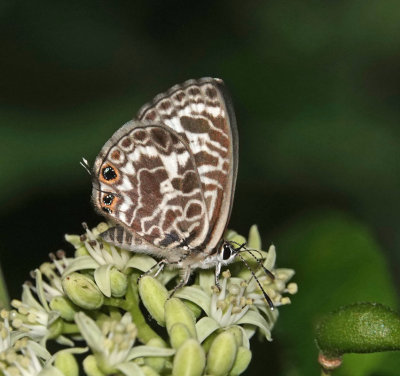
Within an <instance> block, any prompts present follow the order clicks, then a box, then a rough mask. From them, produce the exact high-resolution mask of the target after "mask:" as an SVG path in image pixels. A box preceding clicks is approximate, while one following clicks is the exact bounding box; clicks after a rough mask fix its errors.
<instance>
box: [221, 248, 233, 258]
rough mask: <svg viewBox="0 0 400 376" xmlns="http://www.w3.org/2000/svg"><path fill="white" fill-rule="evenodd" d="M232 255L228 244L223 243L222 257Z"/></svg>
mask: <svg viewBox="0 0 400 376" xmlns="http://www.w3.org/2000/svg"><path fill="white" fill-rule="evenodd" d="M231 256H232V250H231V247H230V246H229V244H224V249H223V251H222V259H223V260H228V259H229V258H230V257H231Z"/></svg>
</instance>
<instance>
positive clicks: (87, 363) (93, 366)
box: [83, 355, 106, 376]
mask: <svg viewBox="0 0 400 376" xmlns="http://www.w3.org/2000/svg"><path fill="white" fill-rule="evenodd" d="M83 369H84V371H85V373H86V375H88V376H106V374H105V373H103V372H102V371H100V369H99V368H98V367H97V360H96V358H95V356H94V355H89V356H87V357H86V358H85V359H84V360H83Z"/></svg>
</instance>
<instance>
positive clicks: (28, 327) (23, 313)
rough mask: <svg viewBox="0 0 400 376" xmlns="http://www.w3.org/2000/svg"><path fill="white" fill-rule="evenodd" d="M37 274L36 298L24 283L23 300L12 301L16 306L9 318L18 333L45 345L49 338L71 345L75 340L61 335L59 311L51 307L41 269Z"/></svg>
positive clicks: (13, 305)
mask: <svg viewBox="0 0 400 376" xmlns="http://www.w3.org/2000/svg"><path fill="white" fill-rule="evenodd" d="M35 274H36V288H35V290H36V293H37V296H38V299H39V301H38V300H36V299H35V298H34V297H33V295H32V293H31V288H30V287H29V286H28V284H27V283H25V284H24V285H23V287H22V288H23V290H22V298H21V300H17V299H14V300H13V301H12V302H11V305H12V307H13V308H14V309H13V310H11V311H10V312H9V319H10V321H11V324H12V326H13V328H15V331H16V333H17V335H19V336H22V335H25V336H28V337H30V338H32V339H33V340H34V341H36V342H39V343H40V344H41V345H43V346H44V345H45V343H46V341H47V339H49V338H54V339H56V341H57V342H59V343H61V344H65V345H68V346H71V345H72V344H73V342H72V341H71V340H69V339H67V338H66V337H64V336H62V335H61V331H62V321H61V320H60V319H59V316H60V314H59V312H57V311H53V310H51V309H50V307H49V305H48V304H47V300H46V296H45V293H44V289H43V283H42V277H41V273H40V271H39V270H36V271H35Z"/></svg>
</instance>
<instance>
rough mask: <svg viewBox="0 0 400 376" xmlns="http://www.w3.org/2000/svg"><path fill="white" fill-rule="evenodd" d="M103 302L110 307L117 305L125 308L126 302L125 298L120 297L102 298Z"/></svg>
mask: <svg viewBox="0 0 400 376" xmlns="http://www.w3.org/2000/svg"><path fill="white" fill-rule="evenodd" d="M104 304H105V305H108V306H111V307H117V308H122V309H125V310H126V305H127V302H126V300H125V299H120V298H104Z"/></svg>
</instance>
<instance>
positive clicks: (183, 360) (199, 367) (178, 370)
mask: <svg viewBox="0 0 400 376" xmlns="http://www.w3.org/2000/svg"><path fill="white" fill-rule="evenodd" d="M205 363H206V355H205V353H204V350H203V348H202V347H201V346H200V344H199V343H198V342H197V341H196V340H195V339H192V338H190V339H188V340H187V341H186V342H185V343H184V344H182V346H181V347H180V348H179V350H178V351H177V352H176V354H175V357H174V364H173V367H172V375H173V376H187V375H190V376H200V375H202V374H203V370H204V366H205Z"/></svg>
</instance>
